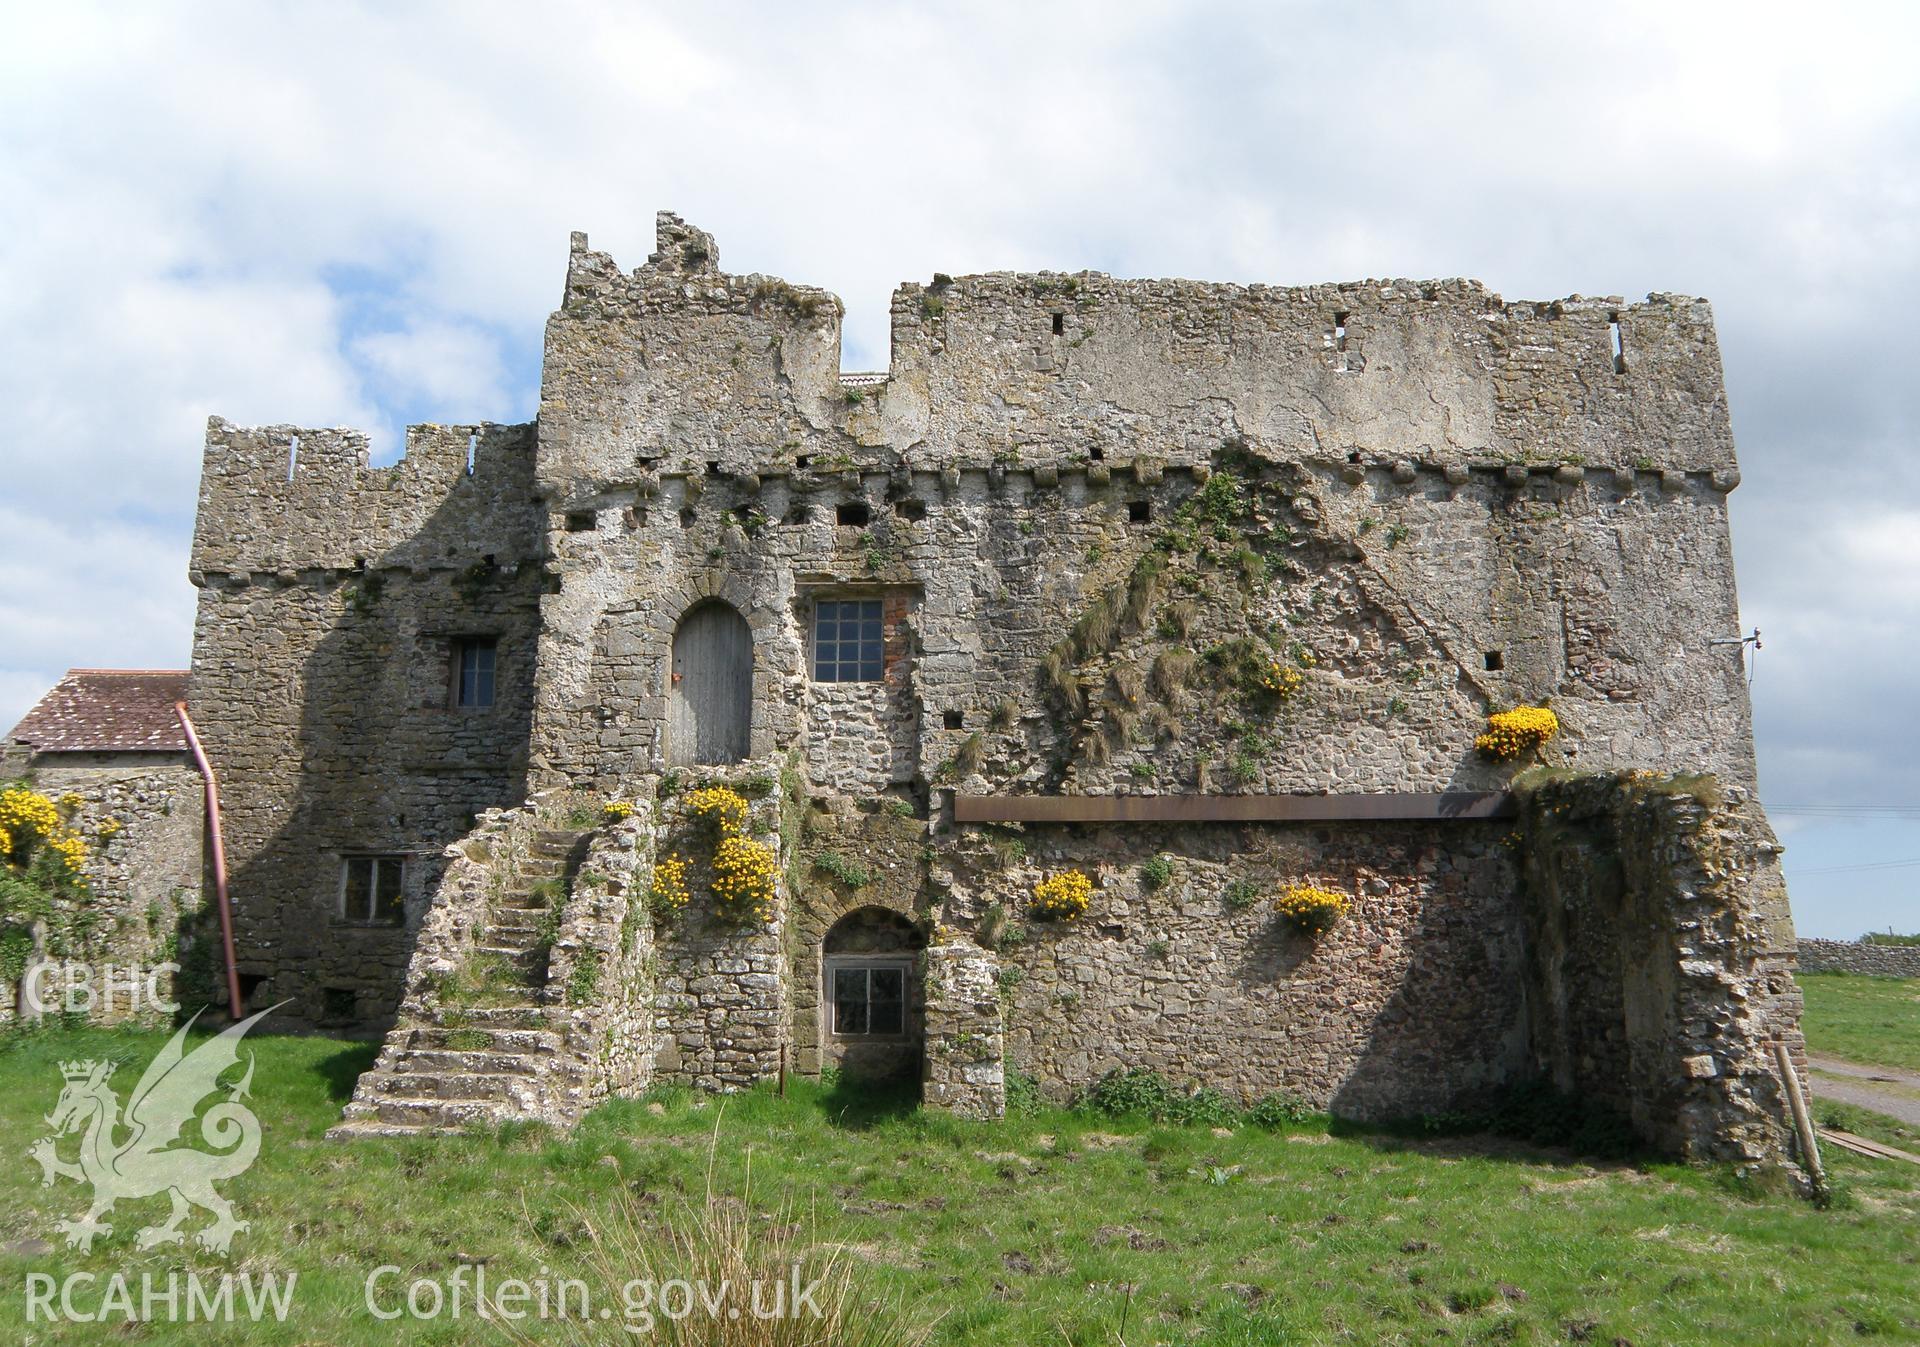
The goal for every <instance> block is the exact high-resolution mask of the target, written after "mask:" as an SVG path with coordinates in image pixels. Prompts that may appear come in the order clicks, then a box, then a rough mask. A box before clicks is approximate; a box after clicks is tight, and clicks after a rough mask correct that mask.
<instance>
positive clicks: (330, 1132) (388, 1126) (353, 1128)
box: [327, 1106, 460, 1141]
mask: <svg viewBox="0 0 1920 1347" xmlns="http://www.w3.org/2000/svg"><path fill="white" fill-rule="evenodd" d="M349 1107H351V1106H349ZM459 1130H460V1129H459V1128H457V1127H445V1128H442V1127H415V1126H413V1125H411V1124H399V1123H383V1122H381V1121H380V1120H379V1119H377V1118H371V1117H368V1118H349V1119H347V1120H346V1121H344V1122H337V1123H335V1124H334V1125H333V1126H332V1127H329V1128H328V1129H327V1140H328V1141H359V1140H378V1141H395V1140H399V1139H401V1138H403V1137H433V1136H443V1135H445V1134H446V1133H448V1132H457V1131H459Z"/></svg>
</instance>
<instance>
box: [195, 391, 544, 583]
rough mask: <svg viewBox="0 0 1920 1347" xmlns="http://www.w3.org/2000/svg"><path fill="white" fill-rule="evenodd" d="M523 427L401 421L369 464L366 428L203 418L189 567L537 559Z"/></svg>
mask: <svg viewBox="0 0 1920 1347" xmlns="http://www.w3.org/2000/svg"><path fill="white" fill-rule="evenodd" d="M533 456H534V427H533V426H532V425H511V426H503V425H493V424H490V423H480V424H476V425H463V426H446V425H419V426H409V427H408V428H407V451H406V456H405V457H404V458H402V459H401V460H400V461H399V462H397V463H395V464H393V465H392V466H391V467H384V468H376V467H372V466H370V465H369V462H368V442H367V436H366V434H365V432H363V431H358V430H348V429H343V428H339V427H335V428H331V429H310V428H304V427H299V426H255V427H248V426H236V425H233V424H232V423H231V422H228V421H225V420H223V419H221V418H220V417H217V416H216V417H212V418H210V419H209V420H208V422H207V441H206V457H205V461H204V466H203V469H202V472H201V477H200V508H199V515H198V518H197V521H196V524H195V528H194V539H193V560H192V573H193V575H194V576H195V577H196V582H199V581H200V580H201V579H203V578H204V577H206V576H209V575H246V574H266V575H271V574H275V573H282V572H284V573H287V574H290V575H291V574H295V573H298V572H302V571H313V570H357V569H364V568H366V567H368V566H374V565H381V566H398V567H406V568H422V569H430V568H436V567H448V566H451V567H454V568H456V569H457V568H459V567H464V566H468V565H471V564H472V563H473V562H474V561H475V560H478V559H480V558H482V557H485V556H492V557H494V558H495V559H496V560H497V561H499V562H501V563H507V562H509V561H521V560H528V559H532V558H534V557H537V556H538V555H539V553H540V549H541V538H542V523H541V519H542V516H541V514H540V512H539V511H538V509H537V508H536V506H535V504H534V502H533V499H532V482H533Z"/></svg>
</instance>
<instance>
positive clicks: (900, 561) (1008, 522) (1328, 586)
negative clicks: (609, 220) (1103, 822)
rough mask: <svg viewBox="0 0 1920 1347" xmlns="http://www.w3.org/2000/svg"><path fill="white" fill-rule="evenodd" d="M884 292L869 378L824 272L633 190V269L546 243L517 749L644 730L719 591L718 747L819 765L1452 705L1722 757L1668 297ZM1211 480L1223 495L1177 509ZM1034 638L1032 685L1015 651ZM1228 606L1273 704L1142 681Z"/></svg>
mask: <svg viewBox="0 0 1920 1347" xmlns="http://www.w3.org/2000/svg"><path fill="white" fill-rule="evenodd" d="M894 313H895V334H894V335H895V348H894V355H893V364H892V368H891V370H890V371H889V374H888V377H887V378H886V379H884V380H881V381H879V382H878V383H862V384H859V385H853V384H847V385H843V384H842V383H841V382H840V381H839V379H838V377H837V363H836V361H835V358H834V355H835V353H836V352H837V347H838V317H839V306H838V302H837V301H835V300H833V298H832V297H831V296H828V295H825V294H824V293H823V292H819V291H813V290H807V289H805V288H804V287H795V286H792V285H790V284H788V283H787V282H784V281H778V280H774V279H771V278H767V277H764V276H757V275H746V276H742V275H735V274H731V273H726V272H722V271H721V270H720V269H719V263H718V251H717V248H716V247H715V246H714V243H713V240H712V239H711V238H710V237H709V236H706V235H704V234H702V233H700V231H698V230H693V229H691V228H690V227H688V226H686V225H685V224H684V223H683V222H680V221H678V220H676V219H674V218H673V217H670V216H663V217H662V220H661V222H660V230H659V247H658V250H657V251H656V253H655V254H654V255H653V256H652V257H651V258H650V259H649V260H648V262H647V264H646V265H645V266H642V267H640V268H639V269H637V270H636V271H634V272H632V273H631V274H627V273H623V272H621V271H620V270H619V269H618V268H617V267H616V266H615V265H614V263H613V260H612V259H611V258H609V257H607V256H606V255H605V254H601V253H596V252H593V251H591V250H590V249H588V248H587V247H586V245H585V241H584V238H580V237H576V240H575V246H574V248H573V251H572V253H571V256H570V261H569V271H568V278H567V285H566V290H565V294H564V297H563V302H562V306H561V308H560V309H559V310H558V311H557V312H556V313H555V314H554V315H553V317H552V319H551V320H550V322H549V324H548V346H547V354H546V363H545V365H544V368H543V384H542V410H541V422H540V443H539V449H538V466H537V469H536V479H537V489H538V491H539V492H541V493H542V494H543V495H544V496H545V497H546V498H547V502H548V512H547V521H546V525H547V531H548V533H547V546H548V548H549V550H550V552H551V554H552V557H553V561H552V563H551V566H552V570H553V572H554V581H553V583H554V585H555V586H556V588H557V592H556V593H550V594H548V595H547V596H546V598H545V600H544V604H543V611H542V627H543V630H542V649H541V668H542V675H543V684H542V688H541V691H540V697H539V703H538V705H537V707H536V709H535V714H534V748H533V769H534V772H535V774H536V775H537V776H540V777H541V778H542V779H544V780H559V779H566V780H572V781H575V782H594V781H603V780H610V779H614V778H617V777H618V775H619V774H620V773H622V772H625V771H629V770H635V769H636V768H638V767H643V766H653V767H655V768H657V767H658V765H659V764H661V763H663V762H664V761H665V760H666V754H665V752H664V749H663V746H662V744H661V742H660V738H661V733H662V730H661V727H662V725H663V723H664V720H665V706H666V701H667V698H668V696H669V687H670V685H669V681H668V670H667V661H668V658H669V652H670V649H671V640H672V632H673V628H674V625H675V623H676V622H677V621H678V619H679V617H680V616H681V614H683V613H684V612H685V611H687V609H688V608H689V607H691V606H692V605H693V604H694V603H696V602H698V601H700V600H702V599H705V598H712V597H718V598H722V599H724V600H725V601H726V602H728V603H730V604H732V605H733V606H734V607H736V608H737V609H738V610H739V611H740V612H741V613H742V614H743V616H745V618H746V619H747V621H748V622H749V624H750V625H751V628H752V631H753V635H754V646H755V660H756V665H755V670H754V696H753V727H752V745H753V752H754V753H755V754H763V753H767V752H772V751H775V750H776V749H778V748H781V747H783V746H787V745H791V744H795V743H800V742H805V744H806V745H807V753H808V770H809V773H810V774H811V775H812V777H813V779H814V780H815V781H816V782H818V783H821V784H824V785H831V786H835V787H837V788H840V789H845V790H849V791H865V790H871V789H875V788H877V787H880V786H883V785H885V784H889V783H902V782H905V781H909V780H916V781H929V780H933V779H935V778H936V777H939V776H940V775H941V772H940V769H941V768H942V766H943V765H946V766H948V767H949V770H950V772H951V773H952V778H951V783H952V784H966V783H967V782H968V781H969V780H971V781H972V783H973V786H974V788H976V789H978V788H989V787H990V788H993V789H1057V788H1060V787H1062V786H1063V785H1064V786H1065V787H1066V788H1070V789H1080V790H1096V791H1111V790H1114V789H1142V788H1151V789H1162V790H1164V789H1167V788H1169V787H1176V788H1184V789H1194V788H1198V789H1209V788H1220V787H1222V786H1223V785H1224V786H1225V787H1226V788H1232V789H1246V790H1271V791H1292V790H1317V789H1346V790H1423V789H1439V788H1447V787H1458V788H1481V787H1486V786H1490V785H1496V784H1498V782H1499V781H1500V780H1501V779H1502V774H1501V773H1500V772H1498V771H1496V770H1495V769H1493V768H1491V767H1490V766H1488V765H1487V764H1485V763H1482V762H1481V761H1479V760H1478V759H1477V758H1476V757H1475V756H1474V755H1473V754H1472V752H1471V748H1470V745H1471V740H1472V735H1473V732H1474V730H1475V729H1477V728H1478V723H1479V720H1480V718H1481V717H1482V716H1483V715H1484V714H1485V713H1486V711H1487V710H1489V709H1498V708H1499V707H1502V706H1505V705H1509V704H1512V703H1515V702H1519V701H1523V700H1527V701H1537V700H1539V699H1542V698H1552V699H1553V700H1554V703H1555V705H1556V709H1559V710H1560V711H1561V714H1562V719H1563V722H1564V723H1565V725H1566V732H1565V733H1564V735H1563V736H1562V739H1561V741H1560V747H1559V750H1558V751H1559V752H1560V753H1561V754H1562V755H1563V757H1564V759H1565V761H1567V762H1568V763H1569V764H1571V765H1574V766H1577V767H1578V768H1580V769H1583V770H1605V769H1609V768H1613V767H1631V766H1653V767H1659V768H1667V769H1671V770H1701V769H1705V770H1712V771H1715V772H1717V773H1719V774H1720V775H1722V776H1723V777H1724V778H1726V779H1729V780H1734V781H1751V779H1752V773H1753V763H1752V752H1751V733H1750V713H1749V710H1748V704H1747V697H1746V689H1745V684H1744V680H1743V677H1742V668H1741V663H1740V659H1739V656H1738V653H1737V651H1736V650H1733V649H1731V648H1729V647H1726V646H1713V645H1711V644H1709V642H1710V641H1711V640H1712V639H1714V638H1715V637H1724V636H1729V635H1732V634H1734V632H1735V631H1736V629H1737V627H1738V608H1737V602H1736V599H1735V595H1734V590H1733V585H1732V579H1731V576H1732V563H1731V554H1730V549H1729V545H1728V535H1727V525H1726V501H1725V496H1726V493H1727V491H1729V490H1731V489H1732V488H1733V486H1734V485H1736V484H1737V481H1738V471H1737V468H1736V466H1735V463H1734V458H1733V450H1732V443H1731V438H1730V435H1729V433H1728V429H1727V415H1726V407H1725V398H1724V393H1723V392H1722V390H1721V387H1720V370H1719V361H1718V356H1717V353H1716V351H1715V347H1714V339H1713V330H1712V323H1711V314H1710V312H1709V310H1708V309H1707V307H1706V306H1705V304H1704V303H1702V302H1700V301H1695V300H1689V299H1685V298H1681V297H1675V296H1655V297H1652V298H1650V299H1649V300H1648V301H1647V302H1646V303H1644V304H1637V305H1627V304H1623V303H1622V302H1620V301H1618V300H1593V301H1588V300H1579V299H1575V300H1569V301H1562V302H1556V303H1552V304H1508V303H1505V302H1503V301H1501V300H1500V299H1499V298H1498V297H1497V296H1494V295H1491V294H1490V293H1489V292H1487V291H1486V290H1485V289H1484V288H1482V287H1480V286H1478V285H1476V284H1473V283H1469V282H1458V281H1450V282H1438V283H1427V284H1416V283H1409V282H1403V281H1392V282H1366V283H1363V284H1355V285H1347V286H1317V287H1302V288H1281V287H1264V286H1233V285H1201V284H1196V283H1191V282H1157V281H1156V282H1139V281H1116V280H1113V279H1111V278H1106V277H1101V276H1097V275H1092V274H1086V275H1081V276H1078V277H1066V276H1057V275H1052V274H1042V275H1037V276H1012V275H1004V274H995V275H990V276H983V277H962V278H959V279H958V280H952V281H946V282H942V283H938V284H936V285H933V286H927V287H922V286H907V287H903V288H902V290H901V291H900V292H899V294H898V295H897V296H896V301H895V310H894ZM1056 318H1057V319H1058V320H1059V321H1058V322H1057V323H1056V322H1055V319H1056ZM1056 327H1057V328H1058V331H1056V330H1055V329H1056ZM1616 333H1617V335H1618V338H1619V343H1620V352H1621V353H1620V354H1619V356H1618V357H1616V355H1615V353H1614V336H1615V335H1616ZM1222 473H1231V474H1232V475H1233V476H1234V477H1236V478H1237V479H1238V480H1239V481H1240V482H1241V483H1242V484H1243V486H1244V488H1245V490H1244V492H1243V498H1242V508H1241V509H1239V510H1238V511H1237V512H1235V513H1234V514H1233V515H1232V517H1230V518H1227V519H1224V520H1222V521H1215V520H1213V519H1211V518H1210V519H1209V521H1208V524H1207V526H1206V527H1204V528H1201V529H1198V530H1195V529H1194V528H1192V527H1191V525H1192V523H1193V520H1192V518H1191V515H1192V513H1193V510H1194V509H1195V508H1196V507H1195V506H1194V505H1193V502H1194V501H1195V500H1196V498H1198V497H1200V496H1201V494H1202V493H1203V492H1204V489H1205V486H1206V483H1207V481H1208V480H1209V478H1211V477H1213V476H1215V475H1219V474H1222ZM1183 508H1185V509H1186V510H1187V512H1188V518H1187V519H1186V521H1185V523H1184V524H1181V523H1180V522H1179V521H1180V516H1181V511H1182V510H1183ZM1216 522H1218V524H1219V527H1218V528H1216V527H1215V523H1216ZM1176 528H1177V529H1178V531H1179V532H1180V533H1181V534H1182V535H1183V536H1184V537H1185V541H1184V542H1181V543H1180V544H1179V545H1178V546H1170V544H1171V543H1173V542H1174V539H1173V538H1172V536H1171V534H1172V533H1173V532H1174V531H1175V530H1176ZM1160 563H1165V564H1164V565H1163V567H1162V569H1163V570H1164V571H1165V575H1164V577H1163V578H1161V579H1159V580H1158V581H1152V580H1149V582H1148V583H1146V584H1145V585H1144V587H1143V586H1142V585H1141V584H1139V583H1138V581H1139V577H1140V576H1141V574H1142V567H1143V566H1148V567H1149V568H1151V567H1152V566H1153V565H1156V564H1160ZM853 593H861V594H876V595H881V596H885V597H887V598H888V599H889V600H890V602H891V603H892V605H893V609H892V610H891V611H890V615H889V640H890V643H891V644H890V660H889V670H888V677H887V680H886V683H885V684H884V686H883V688H873V687H862V688H860V689H858V690H849V689H846V688H823V687H820V686H818V685H814V684H812V682H811V680H810V677H809V673H808V667H807V642H808V625H807V624H808V614H809V611H810V607H809V605H810V602H811V600H812V599H814V598H817V597H821V596H830V595H848V594H853ZM1114 595H1118V596H1119V599H1120V602H1121V603H1122V606H1123V607H1128V611H1126V612H1125V613H1124V614H1123V618H1122V620H1121V621H1120V622H1119V623H1118V624H1117V628H1118V629H1117V631H1115V630H1113V629H1112V628H1113V626H1114V624H1111V623H1109V622H1107V621H1106V620H1105V619H1104V618H1100V617H1099V616H1098V610H1099V609H1100V608H1101V606H1102V605H1103V604H1107V603H1109V602H1110V598H1111V596H1114ZM1182 611H1185V612H1187V613H1189V616H1186V617H1183V616H1181V613H1182ZM1108 616H1111V614H1109V615H1108ZM1196 617H1197V620H1196ZM1090 619H1095V620H1093V621H1092V627H1091V630H1092V632H1093V633H1094V634H1095V635H1096V636H1097V635H1101V634H1102V633H1104V636H1105V639H1095V640H1087V639H1084V638H1085V636H1086V634H1087V633H1088V630H1089V628H1088V626H1087V625H1086V624H1087V623H1088V622H1089V620H1090ZM1069 634H1073V636H1074V642H1075V649H1074V650H1073V651H1072V658H1071V659H1070V661H1069V663H1070V665H1071V666H1072V668H1071V673H1072V675H1073V680H1074V682H1075V683H1076V685H1077V686H1078V688H1079V689H1080V694H1079V695H1076V696H1073V697H1069V698H1068V699H1066V701H1065V703H1064V704H1063V703H1062V701H1061V700H1060V699H1059V698H1058V697H1057V696H1052V695H1050V694H1049V692H1048V689H1047V686H1046V680H1043V679H1042V678H1041V677H1040V674H1039V670H1040V669H1041V666H1042V664H1043V662H1044V661H1046V660H1047V659H1048V658H1049V657H1050V655H1051V652H1052V651H1053V649H1054V648H1055V647H1056V646H1057V645H1059V644H1060V642H1061V640H1062V638H1063V636H1067V635H1069ZM1247 640H1262V641H1266V642H1268V643H1269V644H1270V645H1271V646H1272V647H1273V648H1274V649H1276V650H1277V651H1279V652H1281V653H1282V657H1283V659H1284V658H1289V657H1290V652H1292V651H1293V650H1294V649H1295V648H1297V649H1298V650H1299V651H1301V652H1304V653H1305V654H1306V655H1308V656H1310V657H1311V659H1312V661H1313V663H1312V665H1311V666H1310V667H1311V670H1312V672H1311V674H1310V684H1309V687H1308V688H1307V689H1306V692H1305V695H1303V696H1300V697H1298V698H1297V699H1295V701H1294V704H1293V705H1292V706H1291V707H1290V708H1289V713H1290V722H1289V723H1288V724H1287V726H1286V727H1285V733H1284V734H1272V733H1267V732H1264V731H1263V730H1262V727H1260V726H1257V725H1249V724H1247V723H1246V721H1245V717H1244V716H1241V715H1239V714H1237V713H1233V712H1228V713H1226V714H1215V713H1214V710H1213V708H1208V707H1206V706H1204V705H1201V706H1189V705H1187V704H1185V703H1184V702H1183V701H1182V699H1181V698H1179V697H1177V696H1173V697H1165V698H1157V699H1155V704H1156V705H1159V707H1160V710H1159V711H1157V712H1155V714H1154V716H1153V717H1152V718H1151V719H1148V718H1146V716H1145V713H1146V712H1147V711H1149V710H1151V709H1152V708H1151V707H1150V706H1149V705H1148V704H1146V703H1145V702H1143V701H1142V700H1141V698H1140V696H1139V693H1138V689H1139V688H1140V686H1141V685H1142V684H1143V683H1147V682H1148V681H1149V679H1150V677H1151V675H1152V672H1153V666H1154V664H1155V663H1156V662H1157V661H1158V659H1159V657H1160V656H1161V655H1163V654H1169V653H1172V654H1180V653H1182V652H1184V653H1185V654H1187V655H1192V656H1196V657H1202V656H1206V655H1208V654H1209V653H1211V652H1212V651H1213V650H1215V649H1216V648H1219V647H1221V646H1224V645H1230V644H1232V643H1234V642H1243V641H1247ZM896 650H897V651H898V659H897V660H896V659H895V658H894V652H895V651H896ZM1110 682H1111V686H1109V684H1110ZM1203 700H1204V699H1203ZM1168 702H1171V703H1172V704H1171V705H1166V704H1165V703H1168ZM1162 713H1164V714H1162ZM1171 727H1178V728H1179V729H1180V730H1181V731H1182V733H1178V734H1172V733H1169V732H1168V731H1169V729H1170V728H1171ZM1250 731H1251V732H1250ZM1095 738H1098V739H1102V740H1104V741H1105V742H1104V743H1102V744H1097V745H1096V744H1093V742H1092V741H1093V740H1094V739H1095ZM1229 778H1231V779H1229ZM944 783H946V782H943V784H944ZM1143 783H1151V785H1150V786H1143Z"/></svg>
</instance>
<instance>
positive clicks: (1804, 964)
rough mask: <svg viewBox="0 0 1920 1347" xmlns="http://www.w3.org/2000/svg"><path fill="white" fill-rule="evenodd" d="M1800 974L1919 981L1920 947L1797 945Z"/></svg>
mask: <svg viewBox="0 0 1920 1347" xmlns="http://www.w3.org/2000/svg"><path fill="white" fill-rule="evenodd" d="M1798 953H1799V956H1800V971H1801V972H1803V973H1864V974H1866V975H1868V976H1869V977H1882V978H1920V945H1871V944H1868V943H1867V942H1866V941H1863V940H1810V939H1802V940H1801V941H1799V943H1798Z"/></svg>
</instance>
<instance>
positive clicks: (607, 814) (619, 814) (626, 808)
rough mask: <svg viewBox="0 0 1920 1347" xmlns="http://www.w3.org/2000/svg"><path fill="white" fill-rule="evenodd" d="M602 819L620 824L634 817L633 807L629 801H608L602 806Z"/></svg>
mask: <svg viewBox="0 0 1920 1347" xmlns="http://www.w3.org/2000/svg"><path fill="white" fill-rule="evenodd" d="M600 817H602V818H604V819H605V820H606V821H607V822H609V823H618V822H619V821H620V820H621V819H624V818H631V817H633V805H632V803H631V802H629V801H627V800H608V801H607V802H606V803H605V804H603V805H601V806H600Z"/></svg>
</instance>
